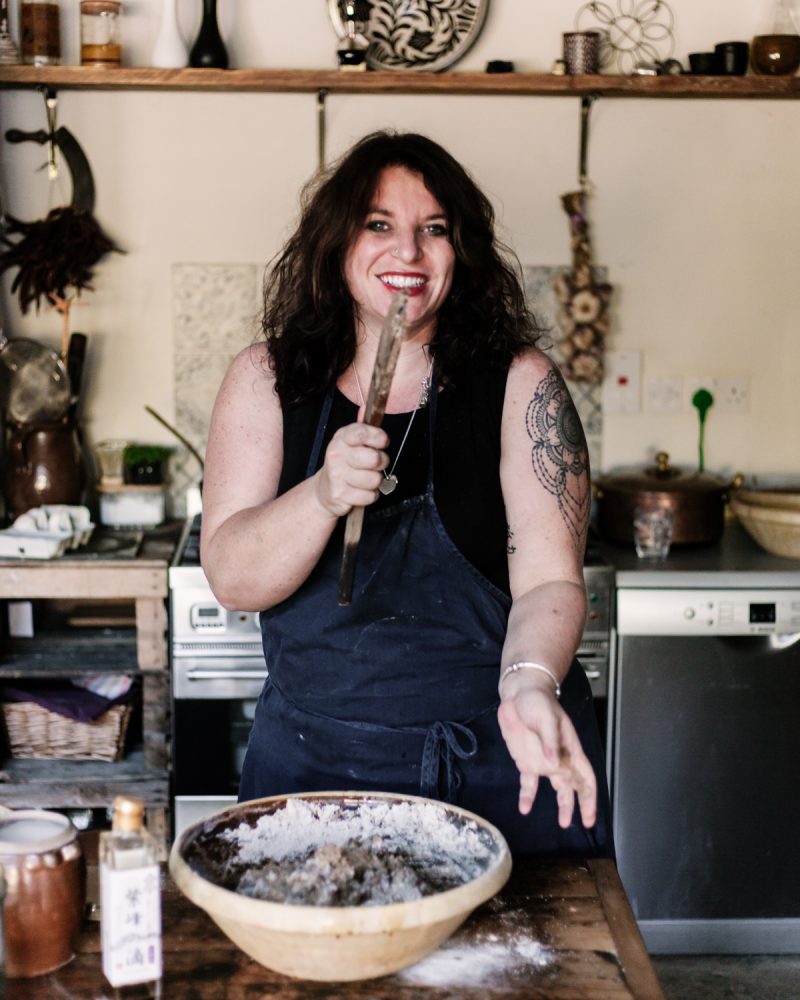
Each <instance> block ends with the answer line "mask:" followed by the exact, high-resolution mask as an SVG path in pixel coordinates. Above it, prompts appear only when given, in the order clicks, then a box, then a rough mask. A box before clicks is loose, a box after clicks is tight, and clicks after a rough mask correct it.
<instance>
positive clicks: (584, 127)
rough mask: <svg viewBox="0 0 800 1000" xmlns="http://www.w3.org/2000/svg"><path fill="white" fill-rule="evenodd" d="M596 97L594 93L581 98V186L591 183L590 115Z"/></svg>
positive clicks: (579, 167) (579, 176)
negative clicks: (589, 163)
mask: <svg viewBox="0 0 800 1000" xmlns="http://www.w3.org/2000/svg"><path fill="white" fill-rule="evenodd" d="M595 100H596V97H595V95H594V94H587V95H586V96H585V97H582V98H581V142H580V153H579V158H578V182H579V183H580V186H581V188H584V189H585V188H586V187H588V184H589V169H588V166H587V164H588V162H589V117H590V115H591V112H592V105H593V104H594V102H595Z"/></svg>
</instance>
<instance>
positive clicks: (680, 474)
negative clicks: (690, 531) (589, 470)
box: [598, 451, 730, 494]
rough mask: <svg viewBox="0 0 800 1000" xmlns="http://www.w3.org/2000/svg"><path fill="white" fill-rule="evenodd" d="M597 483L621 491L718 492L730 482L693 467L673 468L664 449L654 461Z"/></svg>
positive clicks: (604, 477) (605, 477)
mask: <svg viewBox="0 0 800 1000" xmlns="http://www.w3.org/2000/svg"><path fill="white" fill-rule="evenodd" d="M598 485H599V486H600V487H602V488H606V489H613V490H619V491H620V492H622V493H641V492H642V491H646V492H649V493H700V494H704V493H709V494H710V493H719V492H720V491H721V490H724V489H726V488H727V487H728V486H729V485H730V484H729V483H728V482H727V481H726V480H724V479H722V478H720V477H719V476H714V475H711V474H710V473H708V472H698V471H696V470H688V469H676V468H675V467H674V466H672V465H670V462H669V455H668V454H667V452H665V451H659V452H658V453H657V454H656V464H655V465H650V466H644V467H643V468H642V467H635V468H632V469H626V470H623V471H621V472H617V473H612V474H611V475H609V476H603V477H602V478H601V479H600V481H599V483H598Z"/></svg>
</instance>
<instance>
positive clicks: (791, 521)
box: [730, 491, 800, 559]
mask: <svg viewBox="0 0 800 1000" xmlns="http://www.w3.org/2000/svg"><path fill="white" fill-rule="evenodd" d="M743 492H747V491H740V492H739V493H737V494H736V495H735V496H733V497H732V498H731V502H730V505H731V510H732V511H733V513H734V514H735V515H736V517H737V518H738V520H739V521H740V523H741V525H742V527H743V528H744V529H745V530H746V531H747V532H748V534H750V535H751V536H752V538H753V539H754V540H755V541H756V542H757V543H758V544H759V545H760V546H761V548H762V549H765V550H766V551H767V552H770V553H772V555H775V556H783V557H784V558H786V559H800V504H797V505H796V506H792V505H791V503H790V502H789V499H788V496H787V497H785V498H784V501H785V504H786V505H781V504H780V503H778V502H774V503H773V504H772V505H766V504H764V503H763V502H755V503H751V502H750V501H749V500H747V499H745V497H744V496H742V493H743ZM797 495H798V494H795V496H797Z"/></svg>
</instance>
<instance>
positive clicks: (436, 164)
mask: <svg viewBox="0 0 800 1000" xmlns="http://www.w3.org/2000/svg"><path fill="white" fill-rule="evenodd" d="M517 275H518V265H517V263H516V261H515V259H514V258H513V255H512V254H510V252H509V251H507V250H505V249H504V248H503V247H502V246H501V245H499V244H498V242H497V240H496V237H495V233H494V217H493V212H492V208H491V205H490V203H489V201H488V200H487V198H486V197H485V195H484V194H483V193H482V192H481V191H480V189H479V188H478V187H477V185H476V184H475V182H474V181H473V180H472V178H471V177H470V176H469V175H468V174H467V172H466V171H465V170H464V168H463V167H462V166H461V165H460V164H459V163H457V161H456V160H454V159H453V157H452V156H450V154H449V153H447V152H446V151H445V150H444V149H442V148H441V146H439V145H437V144H436V143H435V142H433V141H432V140H430V139H428V138H426V137H424V136H421V135H417V134H395V133H389V132H379V133H375V134H374V135H370V136H367V137H366V138H364V139H362V140H361V141H360V142H359V143H357V144H356V145H355V146H354V147H353V149H352V150H350V152H349V153H347V154H346V155H345V156H344V157H343V159H342V160H341V161H340V162H339V163H338V164H336V165H335V166H334V167H332V168H331V169H330V170H329V171H328V172H327V173H325V174H323V175H321V176H320V177H319V178H317V179H316V180H315V181H314V183H313V184H312V185H311V186H310V187H309V188H308V190H307V191H306V192H305V194H304V198H303V208H302V213H301V217H300V221H299V223H298V226H297V229H296V231H295V233H294V235H293V236H292V237H291V238H290V239H289V241H288V243H287V245H286V247H285V248H284V250H283V252H282V253H281V254H280V256H279V257H278V259H277V261H276V262H275V265H274V267H273V268H272V271H271V273H270V275H269V277H268V280H267V286H266V292H265V308H264V319H263V329H264V333H265V343H263V344H261V345H258V346H254V347H252V348H249V349H247V350H245V351H243V352H242V353H241V354H240V355H239V356H238V358H236V359H235V360H234V362H233V363H232V365H231V368H230V370H229V372H228V374H227V375H226V377H225V380H224V382H223V385H222V387H221V389H220V392H219V396H218V398H217V402H216V405H215V408H214V413H213V416H212V425H211V434H210V437H209V442H208V450H207V453H206V466H205V473H206V474H205V490H204V497H203V503H204V511H203V537H202V560H203V566H204V569H205V571H206V575H207V577H208V580H209V583H210V584H211V587H212V589H213V590H214V593H215V595H216V596H217V598H218V600H219V601H220V603H222V604H223V605H225V606H226V607H230V608H237V609H239V610H257V611H260V612H261V628H262V637H263V644H264V653H265V657H266V661H267V666H268V669H269V678H268V680H267V682H266V684H265V687H264V689H263V691H262V694H261V698H260V700H259V704H258V708H257V710H256V715H255V719H254V723H253V731H252V733H251V736H250V741H249V744H248V751H247V756H246V759H245V762H244V768H243V772H242V782H241V786H240V797H241V798H242V799H245V800H247V799H251V798H260V797H263V796H267V795H274V794H284V793H289V792H303V791H305V792H308V791H321V790H329V791H336V790H344V789H350V790H362V791H391V792H396V793H399V794H416V795H418V794H421V795H423V796H426V797H430V798H437V799H443V800H445V801H448V802H452V803H456V804H459V805H462V806H463V807H464V808H467V809H470V810H472V811H474V812H476V813H478V814H479V815H482V816H484V817H486V818H487V819H488V820H489V821H490V822H492V823H494V824H495V825H496V826H498V827H499V828H500V830H501V831H502V832H503V834H504V835H505V836H506V839H507V840H508V842H509V844H510V846H511V848H512V850H513V851H516V852H518V853H543V854H573V855H580V856H584V857H585V856H587V855H589V856H591V855H597V854H610V853H612V846H611V842H610V834H609V823H608V803H607V795H606V791H605V788H604V787H603V784H602V782H603V773H604V765H603V762H602V754H601V749H600V740H599V734H598V732H597V725H596V721H595V715H594V711H593V708H592V704H591V692H590V690H589V686H588V682H587V680H586V677H585V673H584V671H583V670H582V668H581V667H580V665H579V664H578V663H577V661H576V660H575V659H574V654H575V650H576V648H577V644H578V641H579V639H580V636H581V633H582V629H583V624H584V621H585V618H586V595H585V590H584V585H583V571H582V563H583V549H584V543H585V534H586V526H587V523H588V513H589V511H588V507H589V505H588V502H587V498H588V496H589V493H588V483H589V480H588V459H587V453H586V442H585V439H584V436H583V431H582V428H581V426H580V422H579V421H578V418H577V414H576V413H575V409H574V406H573V405H572V401H571V399H570V397H569V394H568V392H567V390H566V386H565V385H564V382H563V379H561V376H560V374H559V373H558V371H557V369H555V368H554V366H553V364H552V363H551V362H550V361H549V360H548V358H546V357H545V355H543V354H542V353H541V352H540V351H539V350H537V348H536V346H535V345H536V340H537V337H538V327H537V324H536V321H535V319H534V317H533V316H532V315H531V314H530V313H529V312H528V309H527V307H526V304H525V298H524V294H523V292H522V288H521V285H520V282H519V280H518V277H517ZM400 290H402V291H404V292H405V293H406V304H405V316H406V331H405V334H406V335H405V336H404V337H403V341H402V344H401V347H400V352H399V357H398V360H397V364H396V367H395V372H394V377H393V379H392V381H391V386H390V388H389V392H388V398H387V402H386V410H385V412H386V416H385V419H384V425H383V426H381V427H375V426H371V425H370V424H368V423H365V422H363V413H364V393H363V390H362V385H367V384H368V380H369V373H370V371H372V370H373V367H374V365H375V359H376V356H377V353H378V345H379V335H380V332H381V327H382V326H383V324H384V321H385V318H386V316H387V314H388V313H389V312H390V305H391V303H392V301H393V299H394V297H395V296H396V295H397V293H398V291H400ZM359 509H361V511H363V519H364V525H363V531H362V535H361V540H360V543H359V550H358V561H357V563H356V569H355V580H354V586H353V592H352V598H351V600H350V602H349V603H347V604H339V602H338V600H337V589H338V579H339V567H340V562H341V555H342V545H343V519H344V518H345V517H346V516H347V515H349V514H350V513H351V511H358V510H359ZM360 516H361V514H359V517H360ZM510 535H513V538H514V544H513V545H510V544H509V536H510ZM498 681H499V690H498ZM541 779H547V780H546V781H544V780H541Z"/></svg>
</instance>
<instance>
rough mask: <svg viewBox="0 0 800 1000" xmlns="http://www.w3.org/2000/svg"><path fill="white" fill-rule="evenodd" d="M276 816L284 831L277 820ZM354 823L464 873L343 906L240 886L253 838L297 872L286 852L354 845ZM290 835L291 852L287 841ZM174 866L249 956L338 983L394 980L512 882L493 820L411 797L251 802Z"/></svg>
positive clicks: (199, 835) (209, 824)
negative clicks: (384, 899)
mask: <svg viewBox="0 0 800 1000" xmlns="http://www.w3.org/2000/svg"><path fill="white" fill-rule="evenodd" d="M391 817H394V819H391ZM281 822H283V830H282V832H280V833H277V832H276V831H275V829H274V824H276V823H281ZM259 824H260V825H259ZM271 824H272V826H271ZM355 828H358V830H359V831H360V834H359V839H360V840H361V842H362V843H364V844H366V845H370V844H374V842H373V840H372V838H373V837H375V836H377V837H379V838H381V839H382V841H383V843H386V844H395V843H397V842H400V841H402V842H403V847H402V850H403V854H404V855H405V856H411V857H416V858H417V859H418V860H419V863H420V864H422V865H424V864H426V863H427V861H426V859H428V858H432V859H433V865H434V867H435V864H438V863H440V862H441V863H444V862H443V859H445V861H446V865H447V866H448V870H450V871H455V872H457V873H458V874H457V875H456V877H455V884H454V885H453V887H452V888H451V887H445V888H443V889H442V890H441V891H433V892H432V894H430V895H423V896H421V897H420V898H417V899H410V900H408V901H405V902H388V903H378V904H375V903H372V902H369V903H362V904H361V905H343V906H342V905H339V906H336V905H333V906H331V905H323V906H319V905H298V904H297V903H288V902H276V901H272V900H269V899H264V898H252V897H251V896H248V895H243V894H242V893H241V892H239V891H236V888H235V885H234V884H235V880H236V878H238V877H239V874H240V873H241V871H242V868H243V867H244V866H243V859H244V857H245V854H244V853H242V852H243V851H244V850H245V848H243V847H242V845H243V844H247V845H248V846H247V848H246V850H247V851H249V852H250V853H249V854H247V857H248V858H254V857H255V856H256V855H255V854H254V853H253V851H254V845H257V851H256V854H259V855H263V857H264V858H265V859H267V860H269V859H270V858H271V857H275V858H284V859H285V858H287V857H288V858H289V859H290V861H289V864H290V867H291V864H292V862H291V858H292V857H293V856H300V855H302V854H303V852H304V851H307V850H308V849H309V848H311V849H313V848H319V847H323V846H324V845H328V844H337V843H338V844H340V845H341V844H344V843H345V842H347V843H350V842H352V837H351V836H350V835H351V833H352V830H353V829H355ZM287 837H288V838H289V839H291V838H294V840H295V841H296V849H295V847H292V846H291V845H289V848H287V843H286V841H287ZM293 851H294V855H293ZM420 859H421V860H420ZM169 868H170V872H171V873H172V876H173V878H174V880H175V882H176V883H177V885H178V886H179V887H180V889H181V890H182V891H183V892H184V893H185V894H186V896H188V898H189V899H190V900H191V901H192V902H193V903H195V904H196V905H197V906H199V907H201V908H202V909H203V910H205V911H206V912H207V913H208V914H209V916H210V917H211V918H212V919H213V920H214V921H215V922H216V924H217V925H218V926H219V927H220V928H221V929H222V930H223V931H224V932H225V934H227V936H228V937H229V938H230V939H231V940H232V941H233V942H234V943H235V944H237V945H238V946H239V947H240V948H241V949H242V950H243V951H244V952H246V953H247V954H248V955H250V956H251V958H254V959H255V960H256V961H258V962H260V963H261V964H262V965H265V966H266V967H267V968H269V969H273V970H275V971H277V972H281V973H284V974H285V975H289V976H296V977H299V978H303V979H314V980H322V981H327V982H337V981H346V980H355V979H369V978H372V977H374V976H383V975H388V974H389V973H392V972H396V971H397V970H399V969H402V968H405V967H406V966H409V965H413V964H414V963H415V962H418V961H419V960H420V959H422V958H423V957H424V956H425V955H427V954H428V953H429V952H431V951H433V950H434V949H435V948H437V947H438V946H439V945H440V944H442V942H444V941H445V940H446V939H447V938H448V937H449V936H450V935H451V934H452V933H453V932H454V931H455V930H456V928H457V927H458V926H459V925H460V924H461V923H462V922H463V921H464V920H465V919H466V917H467V916H468V915H469V914H470V913H471V912H472V910H474V909H475V907H477V906H479V905H480V904H481V903H483V902H485V901H486V900H487V899H489V898H490V897H491V896H493V895H494V894H495V893H496V892H497V891H498V890H499V889H500V888H501V887H502V886H503V885H504V884H505V882H506V880H507V879H508V876H509V874H510V871H511V855H510V853H509V850H508V845H507V844H506V842H505V840H504V839H503V837H502V835H501V834H500V832H499V831H498V830H497V829H496V828H495V827H493V826H492V825H491V824H489V823H487V822H486V821H485V820H483V819H482V818H481V817H479V816H476V815H475V814H474V813H471V812H468V811H466V810H464V809H459V808H457V807H456V806H450V805H446V804H444V803H441V802H436V801H433V800H431V799H424V798H419V797H415V796H401V795H391V794H380V793H365V792H320V793H312V794H304V795H285V796H277V797H273V798H266V799H256V800H254V801H251V802H245V803H241V804H239V805H236V806H232V807H231V808H229V809H225V810H223V811H221V812H219V813H215V814H214V815H213V816H210V817H208V818H207V819H205V820H202V821H200V822H199V823H196V824H195V825H194V826H192V827H190V828H189V829H188V830H186V831H184V833H183V834H182V835H181V836H180V837H179V838H178V839H177V840H176V841H175V843H174V844H173V847H172V851H171V853H170V858H169ZM232 873H233V874H232Z"/></svg>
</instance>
